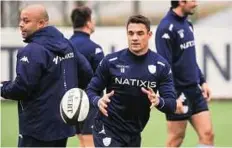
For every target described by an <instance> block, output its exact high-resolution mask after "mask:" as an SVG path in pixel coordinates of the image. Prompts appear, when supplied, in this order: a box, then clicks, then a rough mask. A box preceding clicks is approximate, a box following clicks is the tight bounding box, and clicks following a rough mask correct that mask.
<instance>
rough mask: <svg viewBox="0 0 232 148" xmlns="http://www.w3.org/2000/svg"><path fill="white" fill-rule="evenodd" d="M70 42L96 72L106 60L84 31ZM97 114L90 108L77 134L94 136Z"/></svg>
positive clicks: (75, 35) (77, 127) (73, 36)
mask: <svg viewBox="0 0 232 148" xmlns="http://www.w3.org/2000/svg"><path fill="white" fill-rule="evenodd" d="M70 41H71V42H72V44H73V46H75V47H76V49H77V50H78V51H79V52H80V53H82V54H83V55H84V56H85V58H86V59H87V60H88V61H89V63H90V64H91V67H92V69H93V71H94V72H95V71H96V68H97V66H98V64H99V63H100V61H101V60H102V59H103V58H104V52H103V50H102V48H101V46H99V45H98V44H96V43H95V42H94V41H92V40H91V39H90V35H89V34H87V33H85V32H82V31H74V34H73V35H72V36H71V38H70ZM96 113H97V109H96V108H94V107H93V106H90V110H89V113H88V116H87V118H86V119H85V121H84V122H83V123H78V124H77V125H76V133H77V134H82V135H88V134H92V127H93V121H94V118H95V116H96Z"/></svg>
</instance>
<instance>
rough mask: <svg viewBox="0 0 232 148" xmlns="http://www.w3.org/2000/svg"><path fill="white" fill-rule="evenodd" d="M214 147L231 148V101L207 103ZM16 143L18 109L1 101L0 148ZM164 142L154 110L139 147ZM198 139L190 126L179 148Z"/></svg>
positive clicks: (160, 117)
mask: <svg viewBox="0 0 232 148" xmlns="http://www.w3.org/2000/svg"><path fill="white" fill-rule="evenodd" d="M210 110H211V114H212V120H213V127H214V132H215V146H220V147H227V146H232V138H231V137H232V101H213V102H211V103H210ZM17 139H18V116H17V105H16V102H13V101H1V144H0V146H1V147H16V146H17ZM165 139H166V122H165V116H164V114H162V113H160V112H158V111H157V110H156V109H153V110H152V112H151V118H150V120H149V122H148V124H147V126H146V128H145V129H144V131H143V133H142V146H144V147H163V146H165V145H164V144H165ZM197 141H198V139H197V136H196V134H195V132H194V131H193V128H192V127H191V126H190V124H189V125H188V127H187V132H186V137H185V140H184V143H183V145H182V146H186V147H195V146H196V145H197ZM67 146H69V147H77V146H78V140H77V137H76V136H75V137H72V138H69V140H68V145H67Z"/></svg>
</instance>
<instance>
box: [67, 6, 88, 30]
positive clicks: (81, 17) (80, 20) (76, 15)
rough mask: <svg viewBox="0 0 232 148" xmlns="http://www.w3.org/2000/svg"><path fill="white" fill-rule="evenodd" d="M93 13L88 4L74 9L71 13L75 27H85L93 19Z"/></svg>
mask: <svg viewBox="0 0 232 148" xmlns="http://www.w3.org/2000/svg"><path fill="white" fill-rule="evenodd" d="M91 14H92V10H91V9H90V8H89V7H87V6H80V7H77V8H75V9H73V11H72V14H71V20H72V23H73V28H80V27H84V26H85V25H86V23H87V22H88V21H89V20H91Z"/></svg>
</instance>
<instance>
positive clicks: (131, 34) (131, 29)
mask: <svg viewBox="0 0 232 148" xmlns="http://www.w3.org/2000/svg"><path fill="white" fill-rule="evenodd" d="M151 35H152V32H151V31H148V30H147V28H146V26H145V25H144V24H141V23H138V24H137V23H130V24H129V25H128V27H127V39H128V44H129V50H130V51H131V52H133V53H135V54H136V55H142V54H144V53H146V52H147V50H148V42H149V39H150V37H151Z"/></svg>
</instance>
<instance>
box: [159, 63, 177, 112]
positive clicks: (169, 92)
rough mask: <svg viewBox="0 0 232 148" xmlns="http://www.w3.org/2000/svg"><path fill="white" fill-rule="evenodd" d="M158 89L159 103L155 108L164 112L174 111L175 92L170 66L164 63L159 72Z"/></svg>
mask: <svg viewBox="0 0 232 148" xmlns="http://www.w3.org/2000/svg"><path fill="white" fill-rule="evenodd" d="M158 90H159V94H160V103H159V105H158V106H157V109H158V110H160V111H161V112H164V113H174V112H175V111H176V94H175V89H174V84H173V80H172V72H171V68H170V66H169V65H168V64H165V66H164V68H163V71H162V72H161V74H160V82H159V86H158Z"/></svg>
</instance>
